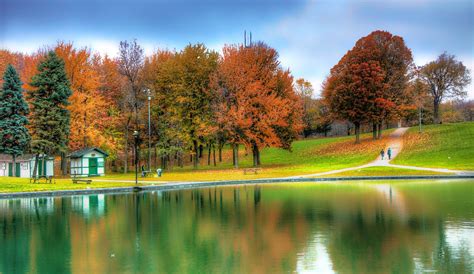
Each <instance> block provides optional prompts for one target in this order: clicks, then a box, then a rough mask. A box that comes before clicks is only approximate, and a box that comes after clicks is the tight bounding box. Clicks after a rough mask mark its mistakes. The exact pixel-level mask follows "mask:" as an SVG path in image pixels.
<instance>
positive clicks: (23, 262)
mask: <svg viewBox="0 0 474 274" xmlns="http://www.w3.org/2000/svg"><path fill="white" fill-rule="evenodd" d="M436 188H437V187H435V186H432V187H431V188H430V189H428V190H427V189H424V188H421V190H418V189H404V188H403V187H394V186H389V187H388V188H387V187H385V186H382V187H381V186H377V187H372V186H360V185H344V184H341V185H315V184H307V185H298V186H295V185H288V186H286V185H281V186H268V187H267V186H242V187H219V188H206V189H195V190H186V191H159V192H148V193H133V194H127V195H106V196H103V195H90V196H77V197H64V198H39V199H17V200H0V230H1V232H2V236H1V238H0V246H2V248H1V249H0V273H15V272H20V273H24V272H38V273H54V272H56V273H71V272H78V273H84V272H93V273H117V272H157V271H160V272H179V273H182V272H209V271H211V270H212V272H225V273H227V272H239V273H255V272H256V273H260V272H291V271H294V270H298V271H300V270H305V269H306V268H308V269H313V270H318V269H320V270H321V269H325V270H328V269H329V268H332V269H333V270H334V271H336V272H343V273H344V272H361V273H367V272H398V273H410V272H415V271H416V272H422V271H428V270H436V271H441V272H461V273H462V272H466V273H472V270H473V269H472V262H473V250H472V248H471V247H470V246H465V245H463V244H462V243H464V242H461V243H455V242H453V241H452V240H451V239H453V233H459V229H458V228H459V226H460V225H461V224H462V226H463V229H464V230H462V231H464V232H463V233H467V235H469V233H472V231H473V227H474V225H473V218H472V217H473V216H474V213H473V212H472V211H473V209H472V207H471V208H469V207H468V208H467V209H466V208H465V207H464V209H463V210H464V212H465V213H464V214H463V213H462V211H461V208H460V207H457V206H456V205H455V204H452V203H453V202H452V199H451V198H452V197H457V198H458V199H459V198H460V199H463V198H465V199H466V201H467V200H470V198H469V197H472V195H473V194H474V192H473V189H472V188H471V187H470V186H469V187H467V188H466V187H465V186H463V185H455V186H452V188H450V191H449V192H447V191H445V189H436ZM441 193H443V199H442V200H441V199H440V195H441ZM450 201H451V202H450ZM466 224H468V226H467V228H466ZM456 229H457V230H456ZM454 239H456V237H454ZM320 267H325V268H320ZM315 268H316V269H315Z"/></svg>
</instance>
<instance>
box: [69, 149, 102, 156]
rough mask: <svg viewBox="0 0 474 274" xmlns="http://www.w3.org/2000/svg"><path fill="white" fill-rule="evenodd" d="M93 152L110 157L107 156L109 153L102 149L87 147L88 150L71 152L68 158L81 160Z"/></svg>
mask: <svg viewBox="0 0 474 274" xmlns="http://www.w3.org/2000/svg"><path fill="white" fill-rule="evenodd" d="M93 151H97V152H99V153H101V154H104V156H105V157H107V156H109V154H107V152H105V151H103V150H102V149H100V148H97V147H87V148H83V149H80V150H76V151H74V152H71V153H70V154H69V155H68V156H67V157H69V158H81V157H82V156H84V155H86V154H87V153H89V152H93Z"/></svg>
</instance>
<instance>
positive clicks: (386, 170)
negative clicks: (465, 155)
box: [315, 166, 451, 178]
mask: <svg viewBox="0 0 474 274" xmlns="http://www.w3.org/2000/svg"><path fill="white" fill-rule="evenodd" d="M394 175H396V176H404V175H451V173H441V172H434V171H427V170H413V169H404V168H395V167H385V166H374V167H366V168H361V169H356V170H351V171H346V172H341V173H336V174H331V175H324V176H318V177H352V176H394ZM315 177H316V176H315ZM316 178H317V177H316Z"/></svg>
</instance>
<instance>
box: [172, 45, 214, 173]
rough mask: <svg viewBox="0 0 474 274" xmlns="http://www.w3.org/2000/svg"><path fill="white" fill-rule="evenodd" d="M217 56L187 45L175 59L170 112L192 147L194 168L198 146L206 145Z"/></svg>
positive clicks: (201, 46) (202, 46) (196, 164)
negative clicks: (172, 99) (173, 95)
mask: <svg viewBox="0 0 474 274" xmlns="http://www.w3.org/2000/svg"><path fill="white" fill-rule="evenodd" d="M218 57H219V55H218V53H217V52H215V51H211V50H209V49H207V48H206V47H205V46H204V45H203V44H196V45H188V46H186V47H185V48H184V50H182V51H181V52H179V53H178V54H176V55H175V58H176V59H175V63H174V65H175V66H176V76H177V78H176V82H175V84H174V88H173V90H174V93H175V96H176V97H175V102H174V104H173V108H172V109H171V111H172V112H174V113H173V115H174V118H175V119H178V120H179V121H180V124H181V130H182V131H183V133H184V134H185V137H186V138H187V139H188V140H189V141H190V142H191V144H192V148H193V149H192V154H193V157H194V159H193V165H194V168H197V166H198V161H199V159H198V157H199V156H200V152H199V151H198V149H199V146H200V145H202V144H203V143H204V142H205V138H206V136H207V130H208V129H209V126H210V121H211V119H212V115H213V112H212V109H211V102H212V100H213V97H215V94H214V90H213V89H211V88H210V86H209V84H210V76H211V74H212V73H214V71H215V70H216V67H217V61H218Z"/></svg>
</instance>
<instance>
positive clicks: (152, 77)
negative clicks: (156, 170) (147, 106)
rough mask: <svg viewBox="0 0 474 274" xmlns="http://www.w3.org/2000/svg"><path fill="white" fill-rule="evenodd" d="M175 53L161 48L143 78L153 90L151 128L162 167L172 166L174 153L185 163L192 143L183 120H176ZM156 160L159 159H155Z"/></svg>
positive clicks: (151, 60)
mask: <svg viewBox="0 0 474 274" xmlns="http://www.w3.org/2000/svg"><path fill="white" fill-rule="evenodd" d="M176 61H177V58H176V53H175V52H171V51H168V50H159V51H157V52H155V53H154V54H152V55H151V56H149V57H147V58H146V60H145V65H144V70H143V77H144V81H145V84H146V85H147V86H148V87H150V89H151V91H152V95H153V96H152V98H151V131H152V142H153V144H154V147H155V155H159V156H160V158H161V167H162V168H163V169H165V168H171V164H170V159H172V158H173V156H175V157H176V158H177V160H178V165H180V166H182V165H183V154H184V152H185V151H188V148H187V146H188V145H189V143H188V141H187V138H186V136H184V134H183V130H182V127H181V123H180V121H179V119H176V117H175V113H176V112H177V110H176V109H175V108H176V106H177V104H176V96H177V93H175V91H176V86H175V84H176V83H178V80H179V75H180V74H179V70H178V66H177V63H176ZM155 159H156V158H155Z"/></svg>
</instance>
